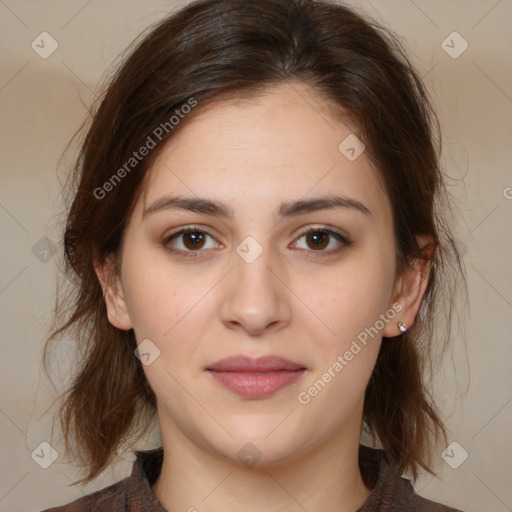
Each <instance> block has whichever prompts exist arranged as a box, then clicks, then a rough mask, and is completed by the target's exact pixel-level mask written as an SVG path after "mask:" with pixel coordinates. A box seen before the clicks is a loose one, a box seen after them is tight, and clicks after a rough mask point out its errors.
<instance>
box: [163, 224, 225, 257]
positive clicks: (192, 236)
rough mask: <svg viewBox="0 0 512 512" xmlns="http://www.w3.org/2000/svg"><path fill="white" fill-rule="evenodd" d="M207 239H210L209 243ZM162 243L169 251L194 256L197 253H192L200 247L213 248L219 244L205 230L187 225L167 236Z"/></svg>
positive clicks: (199, 249) (198, 250)
mask: <svg viewBox="0 0 512 512" xmlns="http://www.w3.org/2000/svg"><path fill="white" fill-rule="evenodd" d="M208 239H211V242H210V243H208ZM171 242H174V243H171ZM163 245H164V246H165V247H166V248H168V249H169V250H170V251H171V252H175V253H178V254H181V255H183V256H192V257H195V256H197V254H194V253H197V252H200V251H201V249H215V248H216V247H219V245H220V244H219V243H218V242H217V241H216V240H215V239H214V238H213V237H212V236H211V235H209V234H208V233H206V231H203V230H201V229H199V228H197V227H194V226H189V227H187V228H184V229H181V230H179V231H177V232H176V233H172V234H171V235H169V236H167V237H166V238H165V240H164V241H163Z"/></svg>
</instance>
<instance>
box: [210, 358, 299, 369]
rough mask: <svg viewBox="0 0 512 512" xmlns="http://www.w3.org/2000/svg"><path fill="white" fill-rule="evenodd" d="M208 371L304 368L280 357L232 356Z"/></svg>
mask: <svg viewBox="0 0 512 512" xmlns="http://www.w3.org/2000/svg"><path fill="white" fill-rule="evenodd" d="M206 369H207V370H212V371H216V372H272V371H279V370H286V371H295V370H304V369H305V368H304V366H301V365H300V364H297V363H294V362H293V361H290V360H289V359H285V358H283V357H279V356H261V357H257V358H253V357H248V356H231V357H226V358H225V359H221V360H220V361H217V362H216V363H214V364H212V365H210V366H208V367H207V368H206Z"/></svg>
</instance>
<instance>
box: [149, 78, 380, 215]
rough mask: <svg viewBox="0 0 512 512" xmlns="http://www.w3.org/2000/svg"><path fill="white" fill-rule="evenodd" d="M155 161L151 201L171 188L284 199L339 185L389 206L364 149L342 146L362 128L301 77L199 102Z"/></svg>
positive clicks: (242, 198)
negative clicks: (351, 153)
mask: <svg viewBox="0 0 512 512" xmlns="http://www.w3.org/2000/svg"><path fill="white" fill-rule="evenodd" d="M196 109H197V110H196V112H195V114H194V116H193V117H191V118H190V119H188V120H187V119H185V120H184V121H183V122H184V125H183V126H182V127H180V130H179V131H178V132H177V133H176V134H175V135H174V137H173V138H172V139H170V140H169V141H168V142H167V144H166V146H165V147H164V148H163V149H162V150H161V152H160V154H159V155H158V158H157V159H156V160H155V162H154V164H153V166H152V168H151V169H150V175H149V177H148V181H147V186H146V188H145V193H144V196H143V205H142V208H144V207H145V205H147V204H149V203H151V202H152V201H154V200H156V199H158V197H159V196H161V195H162V194H164V193H169V192H173V193H179V194H187V195H190V196H199V197H209V198H212V199H221V200H222V201H224V202H225V201H227V202H229V203H231V204H232V205H233V210H234V211H236V206H237V204H238V205H239V206H244V205H248V204H249V203H251V202H252V203H253V205H252V206H253V207H254V205H256V204H259V205H262V204H265V205H269V204H272V203H275V206H276V208H277V205H278V204H279V203H282V202H283V201H285V200H287V201H291V200H296V199H298V198H300V197H305V196H307V195H310V196H319V195H325V194H326V193H331V192H335V191H336V192H338V193H340V194H343V195H345V196H354V198H355V199H358V200H361V201H362V200H363V198H365V199H366V202H371V203H373V204H374V205H373V208H376V209H377V210H379V209H384V210H385V209H388V210H389V204H388V198H387V195H386V194H385V193H384V189H383V187H382V185H381V183H380V180H379V176H378V173H377V172H376V170H375V169H374V168H373V166H372V165H371V163H370V161H369V159H368V158H367V157H366V155H365V154H364V152H363V153H362V154H361V155H360V156H359V157H358V158H357V159H355V160H353V161H350V160H349V159H347V157H346V156H345V154H344V153H343V152H341V151H340V149H339V146H340V143H342V142H343V141H344V140H346V139H347V137H349V136H353V135H354V132H355V129H354V128H353V127H352V126H351V125H350V124H348V123H347V122H344V121H342V120H341V118H340V109H335V107H334V105H333V104H332V103H330V102H328V101H327V100H325V98H324V97H323V96H321V95H320V94H318V93H316V91H315V90H313V89H311V88H310V87H308V86H306V85H304V84H301V83H286V84H282V85H280V86H277V87H275V88H272V89H268V90H266V91H265V92H263V93H260V94H258V95H251V96H250V97H237V98H227V99H222V100H220V101H216V102H215V103H212V104H210V105H208V106H207V107H205V108H201V106H200V105H199V106H198V107H196Z"/></svg>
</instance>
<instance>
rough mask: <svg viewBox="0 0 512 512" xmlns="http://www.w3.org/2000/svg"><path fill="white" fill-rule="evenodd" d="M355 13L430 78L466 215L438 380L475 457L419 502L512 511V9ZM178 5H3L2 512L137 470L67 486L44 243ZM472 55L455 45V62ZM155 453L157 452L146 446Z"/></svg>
mask: <svg viewBox="0 0 512 512" xmlns="http://www.w3.org/2000/svg"><path fill="white" fill-rule="evenodd" d="M350 4H352V5H363V8H364V9H365V10H366V11H367V12H368V13H369V14H370V15H372V16H375V17H376V18H377V19H379V20H381V21H382V22H383V23H384V24H385V25H386V26H388V27H390V28H391V29H393V30H395V31H396V32H397V33H398V34H400V35H401V37H402V38H403V40H404V42H405V43H406V45H407V48H408V49H409V52H410V55H411V58H412V60H413V62H414V63H415V64H416V65H417V67H418V68H419V69H420V70H421V73H422V74H423V75H424V76H425V80H426V82H427V85H428V87H429V89H430V91H431V93H432V95H433V98H434V102H435V106H436V107H437V110H438V113H439V116H440V120H441V123H442V129H443V133H444V139H445V147H444V154H443V155H444V156H443V161H444V164H445V166H446V169H447V172H448V173H449V174H450V176H451V177H452V178H453V180H451V182H450V183H451V185H450V190H451V192H452V194H453V195H454V197H455V198H456V199H457V200H458V203H459V207H460V230H459V232H458V235H457V236H458V240H459V245H460V247H461V249H462V250H463V252H464V254H465V255H464V261H465V264H466V266H467V274H468V282H469V297H470V304H471V310H470V315H469V317H468V320H467V322H466V333H465V335H464V333H463V332H462V330H460V329H459V330H458V333H457V334H458V335H457V338H456V339H455V345H454V351H453V354H452V355H451V356H450V355H449V356H448V358H447V359H446V364H445V366H444V368H443V369H442V370H443V371H442V372H441V373H440V375H439V376H438V386H437V392H438V395H439V398H440V406H441V407H442V409H443V411H444V413H445V415H446V418H447V422H448V425H449V428H450V431H451V432H450V439H449V441H450V442H452V441H455V442H457V443H459V445H460V446H458V445H455V448H454V447H453V446H452V447H451V448H454V451H453V452H452V451H451V450H450V452H449V455H450V456H451V457H450V462H451V463H452V465H453V464H454V461H455V462H458V463H460V461H461V460H462V458H463V456H464V455H465V452H467V454H468V458H467V459H466V460H465V461H464V462H463V463H462V464H460V466H459V467H458V468H457V469H452V467H450V466H449V465H448V464H447V462H445V461H444V460H443V458H442V457H441V453H439V454H438V464H437V467H436V469H438V471H439V472H440V473H439V474H440V478H439V479H438V478H432V477H431V476H429V475H423V476H422V478H421V479H420V481H419V482H417V484H416V490H417V492H418V493H420V494H422V495H423V496H426V497H429V498H431V499H434V500H436V501H441V502H444V503H446V504H450V505H452V506H456V507H459V508H462V509H464V510H466V511H468V512H470V511H485V512H505V511H507V510H512V463H511V455H512V450H511V445H512V433H511V432H512V428H511V424H512V382H511V376H510V375H511V373H510V361H511V359H512V357H511V356H512V343H511V336H510V328H511V326H512V323H511V318H512V315H511V313H512V289H511V284H512V270H511V265H510V261H511V258H510V255H511V254H512V251H511V246H512V238H511V233H512V229H511V228H512V222H511V218H512V173H511V162H512V154H511V151H512V150H511V147H512V144H511V140H510V139H511V138H510V136H511V131H512V130H511V121H512V85H511V84H512V66H511V60H512V59H511V48H512V31H511V30H510V27H511V25H512V2H511V1H510V0H500V1H496V0H478V1H477V0H471V1H468V0H465V1H464V0H449V1H441V0H435V1H427V0H414V1H413V0H397V1H389V0H372V1H371V2H360V3H358V2H356V1H351V2H350ZM175 5H178V3H177V2H171V1H167V2H164V1H157V0H145V1H144V2H143V1H142V0H137V1H132V2H122V1H121V0H116V1H112V0H110V1H102V2H100V1H98V0H92V1H89V2H87V1H86V0H73V1H67V2H64V1H63V0H61V1H57V0H49V1H46V2H31V1H28V0H0V41H1V48H2V57H1V67H0V108H1V112H2V115H1V118H0V133H1V137H0V173H1V184H2V186H1V189H0V225H1V230H2V242H3V243H2V245H1V248H0V251H1V258H2V267H1V273H0V312H1V313H0V314H1V336H0V343H1V350H2V357H1V358H0V379H1V383H2V385H1V387H0V396H1V406H0V429H1V436H0V450H1V456H0V457H1V458H0V460H1V465H2V467H1V470H0V473H1V475H2V477H1V478H0V510H2V511H10V512H15V511H35V510H40V509H42V508H46V507H49V506H51V505H57V504H63V503H67V502H69V501H71V500H73V499H76V498H78V497H80V496H81V495H82V494H84V493H88V492H92V491H93V490H95V489H99V488H102V487H104V486H105V485H107V484H108V483H110V482H114V481H117V480H119V479H120V478H123V477H124V476H126V475H127V472H128V470H129V468H130V466H131V458H130V456H127V458H126V461H125V462H124V463H121V464H119V465H118V466H116V467H115V468H114V470H113V471H112V472H109V473H106V474H104V475H103V476H102V477H101V478H99V479H98V480H96V481H95V482H93V483H92V484H91V485H89V486H87V487H85V488H82V489H81V488H78V487H70V486H69V484H70V481H71V479H73V478H74V477H75V476H76V472H75V469H74V468H73V467H72V466H71V465H69V464H66V463H65V461H64V457H63V455H64V454H63V449H62V446H61V445H60V444H59V441H58V439H59V438H58V436H57V435H56V434H54V436H53V437H52V435H51V418H50V415H49V414H48V413H46V414H45V412H46V411H47V410H48V407H49V406H50V404H51V399H52V398H53V397H54V395H53V394H52V393H53V391H52V388H51V385H49V384H48V382H47V381H46V379H45V378H44V374H43V373H42V371H41V370H40V356H41V347H42V341H43V338H44V335H45V332H46V329H47V326H48V321H49V319H50V318H51V314H52V307H53V300H54V293H55V281H56V276H57V272H58V268H59V266H60V264H61V263H60V257H59V255H58V254H56V255H55V257H51V253H48V254H45V253H44V249H45V247H44V243H45V242H40V240H41V239H43V238H44V237H47V238H49V239H50V240H51V241H52V242H53V243H55V244H57V243H58V242H59V234H58V231H57V228H58V221H59V217H58V214H59V213H60V211H61V207H62V203H61V198H60V182H63V180H64V179H65V176H66V172H67V169H68V165H69V162H70V160H69V157H65V158H64V159H61V156H62V154H63V151H64V149H65V147H66V144H67V143H68V141H69V139H70V137H71V136H72V135H73V133H74V132H75V130H76V129H77V128H78V127H79V125H80V122H81V121H82V119H83V117H84V115H85V112H86V110H85V106H86V105H89V104H90V102H91V100H92V98H93V92H94V91H95V90H97V86H98V84H99V82H100V80H101V78H102V76H103V73H104V71H105V69H106V68H107V66H108V65H109V64H110V63H111V62H112V61H113V60H114V59H115V58H116V57H117V56H118V54H119V53H120V52H121V51H122V50H123V48H125V47H126V45H127V44H128V43H129V42H130V41H131V40H132V39H133V38H134V37H135V36H137V35H138V34H139V32H140V31H141V30H142V29H144V28H145V27H146V26H148V25H149V24H150V23H152V22H154V21H156V20H158V19H160V18H161V17H163V16H164V15H165V14H166V12H168V11H169V9H171V8H173V7H174V6H175ZM43 31H46V32H48V33H50V34H51V36H52V37H53V38H55V40H56V41H57V42H58V45H59V46H58V48H57V50H56V51H55V52H54V53H53V54H52V55H51V56H49V57H48V58H47V59H43V58H41V57H40V56H39V55H38V54H37V53H36V52H35V51H34V50H33V49H32V48H31V43H32V41H33V40H35V39H36V37H37V36H38V35H39V34H40V33H41V32H43ZM453 31H457V32H458V33H459V34H460V35H461V36H462V37H463V38H464V40H466V41H467V43H468V44H469V46H468V48H467V50H466V51H465V52H464V53H462V54H461V55H460V56H459V57H458V58H452V57H451V56H449V55H448V53H446V52H445V50H444V49H443V48H442V46H441V45H442V42H443V41H444V40H445V39H446V38H447V36H448V35H449V34H451V33H452V32H453ZM450 41H451V40H450V39H448V44H450V45H452V43H451V42H450ZM461 42H462V41H461V40H458V39H454V43H453V46H454V51H456V50H459V49H461V48H462V47H461V46H460V44H461ZM38 243H39V245H38ZM41 244H43V245H41ZM34 246H35V247H36V248H35V249H33V248H34ZM464 342H465V343H464ZM65 355H66V354H63V360H64V357H65ZM67 375H69V370H68V369H67V368H66V366H65V364H63V365H62V367H61V372H60V376H59V375H56V376H57V378H58V379H60V380H61V381H62V382H65V378H66V376H67ZM155 435H157V434H155ZM53 439H55V441H53ZM45 441H52V446H54V448H55V449H56V450H57V451H58V452H59V454H60V457H59V458H58V459H57V461H56V462H55V463H54V464H52V465H51V466H50V467H49V468H48V469H42V468H41V467H40V466H39V465H38V464H36V462H35V461H34V460H33V458H32V456H31V453H32V452H33V451H34V450H36V448H38V447H39V445H40V443H42V442H45ZM157 442H158V438H157V437H154V438H153V439H151V437H150V438H149V440H148V446H149V445H151V443H157ZM463 450H464V451H463ZM36 453H38V452H37V450H36ZM63 461H64V462H63Z"/></svg>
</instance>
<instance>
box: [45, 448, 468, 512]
mask: <svg viewBox="0 0 512 512" xmlns="http://www.w3.org/2000/svg"><path fill="white" fill-rule="evenodd" d="M136 457H137V458H136V460H135V462H134V463H133V469H132V473H131V475H130V476H129V477H127V478H125V479H123V480H120V481H119V482H117V483H115V484H112V485H110V486H109V487H106V488H105V489H101V490H99V491H96V492H94V493H91V494H88V495H87V496H84V497H82V498H80V499H78V500H76V501H73V502H72V503H69V504H68V505H63V506H60V507H54V508H49V509H46V510H44V511H43V512H125V511H126V512H169V511H167V509H165V508H164V506H163V505H162V504H161V503H160V502H159V501H158V499H157V497H156V496H155V494H154V493H153V490H152V488H151V486H152V485H153V484H154V482H156V479H157V478H158V475H159V474H160V470H161V467H162V462H163V449H162V448H156V449H153V450H149V451H138V452H136ZM359 464H360V468H361V474H362V477H363V479H364V480H365V482H366V483H367V484H368V485H369V487H371V489H372V490H371V492H370V494H369V496H368V498H367V499H366V501H365V502H364V503H363V505H362V506H361V507H360V508H359V509H357V511H355V512H391V511H392V512H406V511H412V512H462V511H460V510H458V509H454V508H450V507H447V506H445V505H441V504H439V503H434V502H433V501H430V500H427V499H425V498H422V497H421V496H419V495H417V494H416V493H415V491H414V488H413V487H412V485H411V482H410V481H409V480H407V479H405V478H403V477H401V476H399V475H398V474H397V473H396V472H395V471H394V469H393V468H392V466H391V464H390V461H389V459H388V457H387V456H386V454H385V453H384V451H383V450H377V449H375V448H370V447H368V446H365V445H359Z"/></svg>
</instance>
